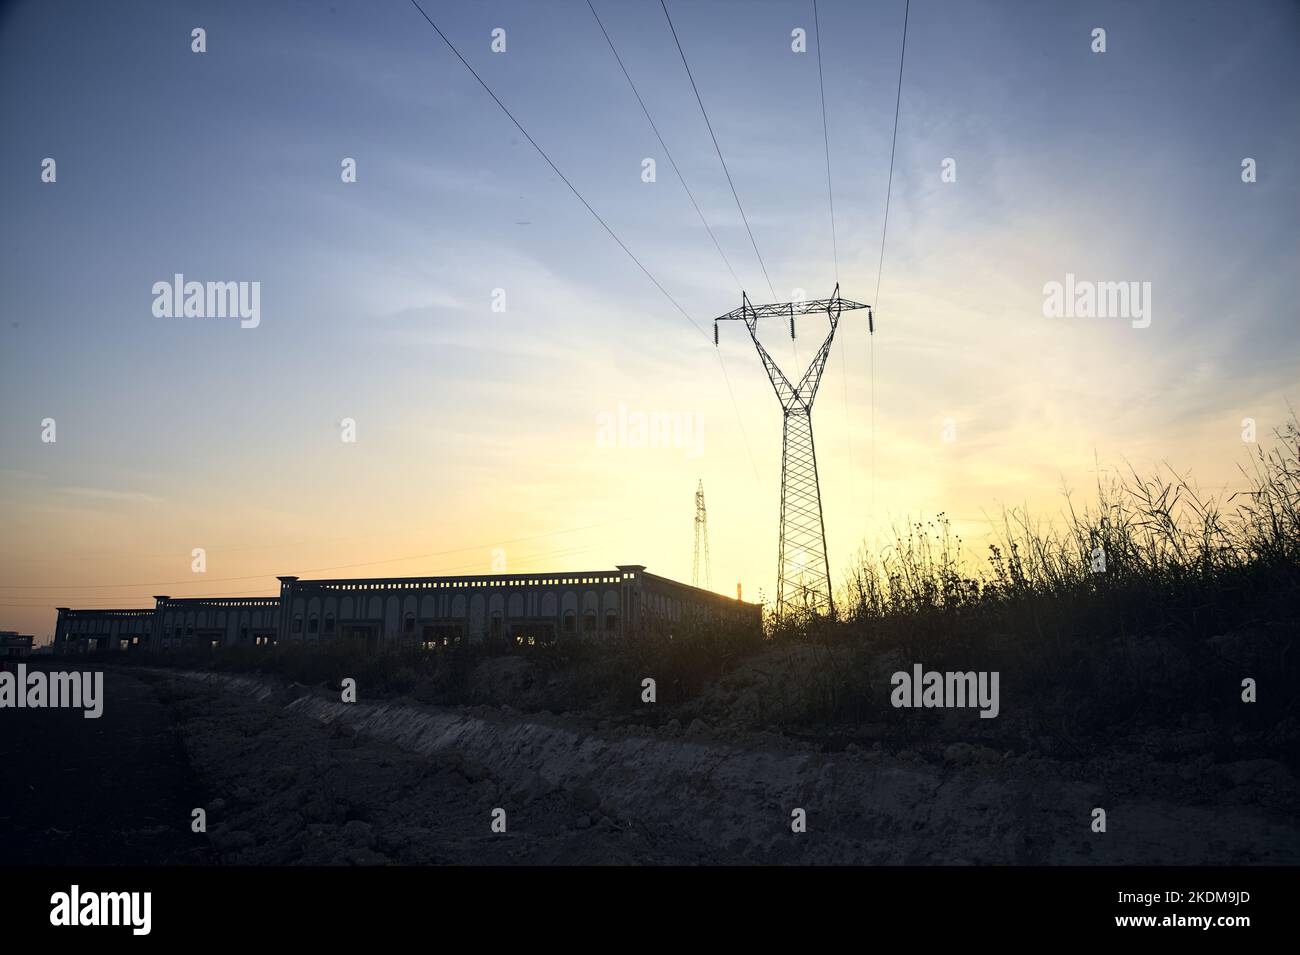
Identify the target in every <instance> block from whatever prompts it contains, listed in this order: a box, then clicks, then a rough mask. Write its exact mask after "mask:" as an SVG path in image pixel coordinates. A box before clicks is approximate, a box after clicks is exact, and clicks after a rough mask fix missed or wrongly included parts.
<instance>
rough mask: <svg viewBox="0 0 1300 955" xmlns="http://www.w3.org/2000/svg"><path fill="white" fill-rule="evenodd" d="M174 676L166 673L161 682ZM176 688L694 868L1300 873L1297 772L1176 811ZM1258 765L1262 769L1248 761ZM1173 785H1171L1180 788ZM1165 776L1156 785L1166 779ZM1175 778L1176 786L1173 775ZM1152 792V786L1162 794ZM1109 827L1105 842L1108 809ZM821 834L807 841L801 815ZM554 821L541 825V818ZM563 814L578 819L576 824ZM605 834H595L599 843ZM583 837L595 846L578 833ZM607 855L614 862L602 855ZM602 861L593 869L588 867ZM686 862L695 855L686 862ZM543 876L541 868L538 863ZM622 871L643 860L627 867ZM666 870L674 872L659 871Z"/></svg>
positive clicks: (974, 766)
mask: <svg viewBox="0 0 1300 955" xmlns="http://www.w3.org/2000/svg"><path fill="white" fill-rule="evenodd" d="M155 672H157V673H158V674H159V675H160V676H161V675H163V671H155ZM166 676H167V677H169V678H170V679H171V680H172V682H173V685H180V686H182V687H183V685H184V684H190V685H191V686H193V685H195V684H200V683H201V684H207V685H208V686H210V687H219V688H220V689H221V691H222V695H223V696H224V697H230V696H233V697H236V698H240V699H242V700H244V701H247V702H248V704H249V705H253V704H254V703H256V704H260V705H262V706H270V707H274V708H276V709H279V710H281V711H282V712H283V713H284V714H290V715H293V716H295V717H300V718H302V719H304V720H309V721H312V722H313V723H315V724H318V725H320V726H323V727H329V728H331V730H332V731H333V732H340V731H343V732H346V733H347V734H348V735H349V736H355V738H356V739H357V740H358V741H360V745H365V742H364V741H367V740H372V741H377V742H380V743H383V744H390V745H392V746H395V747H397V748H398V749H400V750H402V751H405V752H406V753H410V754H416V755H418V756H419V757H421V758H423V759H426V760H428V761H430V763H435V762H437V761H439V760H445V759H447V758H453V759H455V760H456V761H457V763H458V764H459V763H461V762H463V763H465V764H471V765H475V766H477V767H481V770H480V772H481V774H482V776H483V777H485V778H486V779H487V780H488V782H487V783H484V784H483V785H484V786H485V788H486V791H488V792H490V793H491V794H492V799H489V802H491V801H492V800H493V799H494V800H496V801H497V802H498V803H499V804H500V805H501V806H502V807H504V808H505V809H506V810H507V811H514V809H515V808H516V807H520V808H522V807H523V806H526V805H533V806H538V805H546V804H547V803H546V799H547V798H548V797H550V798H551V799H552V802H554V799H555V797H559V798H560V799H561V800H562V808H558V809H557V810H556V812H557V813H558V814H559V815H558V816H557V819H556V820H555V824H556V825H558V826H561V827H563V828H566V829H572V828H574V824H573V822H572V820H573V807H574V806H578V807H580V808H581V810H582V812H583V813H584V815H583V816H582V818H580V819H579V822H578V824H577V828H578V829H580V830H586V827H587V823H586V822H584V821H583V819H585V818H586V816H585V813H586V812H587V810H590V811H591V819H592V820H599V821H604V822H605V823H606V824H607V827H610V828H612V827H618V828H619V829H620V830H624V831H625V830H634V829H638V828H640V829H644V830H646V831H649V832H653V833H657V834H660V841H662V837H663V834H671V839H670V840H669V841H670V842H671V841H678V842H681V843H683V844H686V843H689V844H692V845H695V846H699V847H702V848H703V849H704V850H706V851H705V852H704V853H703V854H702V855H696V856H692V857H691V858H696V859H704V860H710V861H712V860H721V861H735V862H773V861H775V862H783V861H786V862H826V863H859V864H898V863H945V864H964V863H969V864H1000V863H1096V864H1162V863H1163V864H1192V863H1253V862H1254V863H1295V862H1297V861H1300V831H1298V830H1297V827H1296V824H1295V819H1294V818H1293V817H1292V816H1290V815H1289V814H1287V813H1285V812H1280V811H1277V810H1276V809H1273V808H1266V807H1265V806H1264V805H1259V804H1257V802H1256V801H1255V799H1254V797H1253V795H1252V778H1253V780H1254V785H1253V788H1254V789H1258V788H1259V787H1260V786H1265V787H1269V788H1270V791H1271V790H1272V789H1277V788H1279V787H1280V788H1283V789H1285V788H1288V787H1290V788H1294V786H1295V780H1294V778H1293V777H1291V776H1290V775H1289V773H1287V772H1286V770H1285V768H1283V767H1281V765H1280V764H1276V763H1272V762H1271V761H1264V760H1257V761H1253V762H1254V763H1267V764H1268V765H1263V766H1255V767H1254V768H1253V769H1251V768H1249V767H1247V768H1246V769H1243V770H1241V771H1240V773H1239V775H1243V776H1244V777H1245V778H1244V779H1243V780H1241V781H1240V782H1241V783H1242V784H1241V785H1239V786H1237V788H1236V789H1234V790H1232V791H1231V792H1229V793H1228V794H1227V795H1226V796H1225V797H1223V798H1219V799H1216V800H1214V801H1209V802H1207V801H1206V800H1205V799H1204V798H1199V799H1197V798H1192V796H1191V792H1192V790H1191V788H1190V787H1189V789H1188V799H1187V801H1183V800H1181V799H1176V798H1172V799H1171V798H1170V793H1169V791H1168V786H1163V787H1159V788H1161V789H1162V791H1161V792H1160V793H1159V795H1156V794H1155V792H1154V791H1152V792H1143V787H1142V786H1141V785H1137V786H1133V785H1127V786H1126V785H1120V784H1118V783H1117V782H1116V780H1115V779H1113V778H1109V777H1108V776H1107V774H1104V773H1103V774H1100V775H1099V776H1098V777H1097V778H1093V779H1088V778H1082V779H1081V778H1079V773H1078V769H1079V767H1077V766H1070V765H1069V764H1064V763H1061V762H1058V761H1055V760H1050V759H1032V760H1030V759H1026V758H1024V757H1004V756H1003V755H1002V754H998V753H996V752H993V751H991V750H984V749H982V748H979V747H976V748H968V750H967V751H966V752H964V753H961V754H959V757H960V758H954V760H952V761H945V762H944V763H942V764H939V765H935V764H933V763H925V762H921V761H917V760H905V759H901V758H899V757H896V756H890V755H888V754H884V753H882V752H879V751H875V752H872V751H864V750H859V749H856V748H853V749H851V750H850V751H847V752H837V753H822V752H817V751H815V750H812V749H806V748H805V749H800V748H798V747H797V746H796V745H795V744H793V743H791V744H789V745H764V746H761V747H754V746H752V745H743V744H740V743H736V742H733V741H728V740H725V739H700V738H687V739H683V738H677V737H664V736H660V735H655V734H653V733H651V732H649V731H643V732H638V733H631V732H627V731H622V730H613V731H610V732H594V731H591V730H589V729H586V728H583V725H589V724H583V725H578V721H571V720H566V719H565V718H562V717H552V718H546V717H530V716H527V715H521V714H517V713H513V712H509V711H502V710H495V709H490V708H484V707H480V708H473V709H472V710H463V709H451V708H438V707H432V706H425V705H420V704H412V703H405V702H402V703H384V702H356V703H343V702H341V700H340V699H338V695H337V694H330V693H328V692H327V691H326V690H324V689H323V688H313V689H309V688H306V687H301V686H292V687H286V686H283V685H281V684H277V683H276V682H273V681H271V680H267V679H262V678H258V677H250V676H231V675H224V674H213V673H198V672H186V673H180V674H176V673H167V674H166ZM1236 765H1238V766H1244V765H1245V764H1236ZM1167 775H1168V774H1166V776H1167ZM1152 778H1156V777H1152ZM1159 778H1161V779H1164V778H1165V776H1161V777H1159ZM1148 788H1149V789H1150V788H1151V787H1148ZM1097 807H1102V808H1104V809H1105V810H1106V814H1107V830H1106V831H1105V832H1094V831H1092V828H1091V824H1092V820H1093V810H1094V808H1097ZM800 809H802V810H803V811H804V813H805V814H806V831H805V832H794V831H793V830H792V821H793V819H794V818H795V811H796V810H800ZM537 815H538V810H537V809H536V808H534V809H533V810H532V816H533V818H537ZM561 816H562V818H561ZM603 831H604V830H601V829H599V828H598V827H593V828H592V829H590V830H587V832H589V833H590V834H591V838H598V837H599V835H600V833H602V832H603ZM573 835H574V838H578V839H582V838H585V837H586V832H577V833H575V834H573ZM596 856H597V858H599V851H598V847H597V850H596ZM584 858H585V859H587V860H590V859H591V854H588V855H587V856H586V857H584ZM670 858H680V856H675V857H670ZM524 861H527V860H524ZM618 861H636V860H635V859H632V860H628V859H627V858H626V856H624V857H621V858H620V859H619V860H618ZM654 861H657V860H654Z"/></svg>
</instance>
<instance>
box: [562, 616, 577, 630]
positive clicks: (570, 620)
mask: <svg viewBox="0 0 1300 955" xmlns="http://www.w3.org/2000/svg"><path fill="white" fill-rule="evenodd" d="M576 624H577V617H576V616H575V615H574V613H573V611H572V610H566V611H564V632H565V633H573V631H574V627H575V625H576Z"/></svg>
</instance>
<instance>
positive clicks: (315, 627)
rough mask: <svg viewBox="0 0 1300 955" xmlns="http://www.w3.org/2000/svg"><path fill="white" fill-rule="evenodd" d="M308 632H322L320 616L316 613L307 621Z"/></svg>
mask: <svg viewBox="0 0 1300 955" xmlns="http://www.w3.org/2000/svg"><path fill="white" fill-rule="evenodd" d="M307 632H308V633H319V632H320V617H318V616H316V615H315V614H312V615H311V618H310V619H309V620H308V621H307Z"/></svg>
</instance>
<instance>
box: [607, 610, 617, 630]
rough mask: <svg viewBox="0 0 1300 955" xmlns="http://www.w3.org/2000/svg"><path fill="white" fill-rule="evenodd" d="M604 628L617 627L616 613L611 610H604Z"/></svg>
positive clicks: (613, 628) (612, 628) (615, 628)
mask: <svg viewBox="0 0 1300 955" xmlns="http://www.w3.org/2000/svg"><path fill="white" fill-rule="evenodd" d="M605 629H606V630H617V629H618V614H616V613H615V612H614V611H612V610H606V611H605Z"/></svg>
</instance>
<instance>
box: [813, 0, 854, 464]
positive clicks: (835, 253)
mask: <svg viewBox="0 0 1300 955" xmlns="http://www.w3.org/2000/svg"><path fill="white" fill-rule="evenodd" d="M812 6H813V31H814V36H815V37H816V40H817V89H818V91H819V92H820V94H821V102H822V143H823V145H825V147H826V199H827V201H828V203H829V204H830V209H831V261H832V262H833V263H834V264H835V284H836V285H839V284H840V252H839V245H838V243H837V241H836V238H835V190H834V188H833V187H832V186H831V134H830V128H829V125H828V124H827V122H826V80H825V78H824V77H823V75H822V26H821V18H820V17H819V16H818V14H817V0H813V5H812ZM840 365H841V366H843V368H844V371H845V374H843V375H841V376H840V387H841V392H842V394H843V397H844V423H845V425H846V427H845V429H844V433H845V436H846V438H847V443H848V446H849V475H850V479H851V478H852V475H853V428H852V426H850V425H849V376H848V374H847V372H848V367H849V366H848V360H847V359H846V358H845V357H844V338H843V337H842V336H841V338H840Z"/></svg>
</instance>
